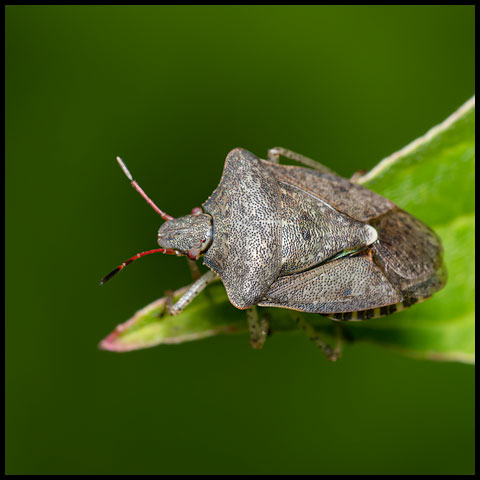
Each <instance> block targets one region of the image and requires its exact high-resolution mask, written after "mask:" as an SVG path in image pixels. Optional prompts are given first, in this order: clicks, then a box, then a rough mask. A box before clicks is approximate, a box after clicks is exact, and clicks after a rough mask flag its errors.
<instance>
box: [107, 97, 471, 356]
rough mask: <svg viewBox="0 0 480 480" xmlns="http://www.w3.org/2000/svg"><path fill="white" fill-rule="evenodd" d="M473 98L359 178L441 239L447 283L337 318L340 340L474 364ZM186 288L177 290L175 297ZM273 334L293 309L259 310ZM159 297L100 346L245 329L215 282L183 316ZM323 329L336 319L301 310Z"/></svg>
mask: <svg viewBox="0 0 480 480" xmlns="http://www.w3.org/2000/svg"><path fill="white" fill-rule="evenodd" d="M474 175H475V98H474V97H473V98H472V99H470V100H469V101H468V102H467V103H466V104H465V105H463V106H462V107H461V108H460V109H459V110H457V111H456V112H455V113H454V114H453V115H451V116H450V117H449V118H447V119H446V120H445V121H444V122H443V123H442V124H440V125H438V126H436V127H434V128H432V129H431V130H430V131H429V132H427V133H426V134H425V135H424V136H423V137H420V138H419V139H417V140H415V141H414V142H412V143H411V144H409V145H407V146H406V147H405V148H403V149H402V150H400V151H399V152H396V153H394V154H393V155H391V156H390V157H388V158H386V159H384V160H382V161H381V162H380V163H379V164H378V165H377V166H376V167H375V168H373V169H372V170H371V171H370V172H368V173H367V174H365V175H363V176H362V177H360V178H359V179H358V180H357V181H358V182H359V183H361V184H363V185H364V186H366V187H368V188H369V189H371V190H373V191H375V192H377V193H379V194H381V195H383V196H385V197H387V198H389V199H390V200H392V201H393V202H395V203H396V204H397V205H398V206H400V207H401V208H403V209H405V210H407V211H408V212H410V213H412V214H413V215H415V216H417V217H418V218H420V219H421V220H423V221H424V222H425V223H426V224H428V225H429V226H430V227H432V228H433V229H434V230H435V231H436V232H437V233H438V234H439V235H440V237H441V238H442V242H443V246H444V250H445V253H444V257H445V263H446V265H447V270H448V281H447V285H446V287H445V288H444V289H443V290H442V291H440V292H438V293H437V294H435V295H434V296H433V297H432V298H431V299H429V300H427V301H426V302H424V303H421V304H419V305H415V306H413V307H412V308H409V309H407V310H405V311H403V312H399V313H396V314H395V315H392V316H390V317H383V318H378V319H371V320H367V321H364V322H351V323H348V322H347V323H342V330H343V334H344V337H345V338H348V339H349V340H351V341H369V342H373V343H376V344H379V345H382V346H385V347H389V348H392V349H395V350H398V351H399V352H403V353H405V354H408V355H411V356H415V357H418V358H425V359H431V360H451V361H461V362H467V363H474V361H475V310H474V293H475V265H474V263H475V206H474V200H475V185H474ZM185 290H186V288H183V289H181V290H179V291H177V292H175V294H174V296H175V298H179V297H180V296H181V295H182V293H183V292H184V291H185ZM263 311H266V312H267V313H268V314H269V316H270V322H271V330H272V332H281V331H296V325H295V322H294V321H293V320H292V312H291V311H289V310H286V309H281V308H267V309H262V312H263ZM164 313H165V299H163V298H162V299H160V300H157V301H155V302H153V303H151V304H150V305H148V306H146V307H145V308H143V309H142V310H140V311H139V312H137V313H136V314H135V315H134V316H133V317H132V318H131V319H130V320H129V321H127V322H125V323H123V324H121V325H119V326H118V327H117V328H116V329H115V330H114V332H112V333H111V334H110V335H109V336H108V337H107V338H105V339H104V340H103V341H102V342H101V344H100V347H101V348H103V349H106V350H111V351H118V352H125V351H130V350H136V349H140V348H146V347H151V346H154V345H158V344H162V343H180V342H184V341H188V340H196V339H199V338H204V337H207V336H211V335H216V334H219V333H237V332H246V319H245V312H244V311H241V310H238V309H236V308H234V307H233V306H232V305H231V304H230V302H229V301H228V298H227V296H226V293H225V289H224V288H223V285H222V284H221V283H220V282H217V283H215V284H212V285H211V286H209V287H208V288H207V289H206V290H205V291H204V292H203V293H202V294H200V295H199V296H198V297H197V298H196V299H195V300H194V301H193V302H192V304H191V305H189V306H188V307H187V308H186V309H185V310H184V311H183V312H182V313H181V314H180V315H178V316H175V317H172V316H169V315H168V314H164ZM303 315H304V317H305V318H306V319H307V320H308V321H309V322H310V323H311V324H312V325H313V326H314V328H315V329H316V330H317V331H318V332H321V333H323V334H326V335H329V336H333V335H334V329H335V325H336V324H335V322H332V321H331V320H329V319H327V318H323V317H321V316H319V315H308V314H303Z"/></svg>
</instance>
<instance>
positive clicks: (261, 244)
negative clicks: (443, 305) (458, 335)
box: [167, 148, 446, 320]
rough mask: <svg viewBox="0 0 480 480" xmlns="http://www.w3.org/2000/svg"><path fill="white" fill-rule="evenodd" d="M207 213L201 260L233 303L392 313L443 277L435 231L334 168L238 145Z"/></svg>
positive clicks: (344, 315)
mask: <svg viewBox="0 0 480 480" xmlns="http://www.w3.org/2000/svg"><path fill="white" fill-rule="evenodd" d="M204 210H205V212H207V214H209V215H211V217H212V219H213V240H212V243H211V246H210V247H209V248H208V250H207V251H206V254H205V256H204V263H205V265H207V266H208V267H209V268H210V269H212V270H213V271H214V272H216V273H217V274H218V275H219V276H220V278H221V280H222V281H223V283H224V285H225V288H226V291H227V294H228V297H229V299H230V301H231V302H232V304H233V305H234V306H236V307H237V308H242V309H243V308H248V307H250V306H252V305H256V304H258V305H261V306H277V307H285V308H290V309H294V310H301V311H305V312H316V313H327V314H330V313H332V314H333V313H335V314H337V316H338V315H340V317H341V319H342V320H350V319H353V317H354V315H352V314H351V313H349V312H358V311H360V312H359V315H358V316H357V317H355V318H356V319H360V318H364V317H365V318H370V317H371V316H373V315H374V314H375V312H374V311H373V309H378V310H379V312H380V314H382V312H383V310H385V309H387V310H388V312H390V313H391V312H393V311H395V310H396V307H395V305H398V304H399V302H402V305H403V306H409V305H412V304H414V303H415V302H416V301H417V300H418V299H422V298H425V297H428V296H430V295H432V294H433V293H434V292H435V291H437V290H439V289H440V288H441V287H442V286H443V285H444V283H445V278H446V273H445V267H444V265H443V262H442V246H441V243H440V240H439V239H438V237H437V236H436V235H435V233H434V232H433V231H432V230H431V229H429V228H428V227H427V226H426V225H424V224H423V223H422V222H421V221H420V220H418V219H416V218H415V217H413V216H411V215H410V214H408V213H407V212H404V211H403V210H400V209H399V208H398V207H397V206H396V205H395V204H394V203H392V202H391V201H390V200H387V199H386V198H383V197H381V196H380V195H377V194H376V193H373V192H371V191H369V190H367V189H365V188H364V187H361V186H360V185H356V184H354V183H352V182H350V181H348V180H346V179H344V178H341V177H339V176H338V175H335V174H334V173H329V172H325V171H316V170H312V169H310V168H304V167H296V166H286V165H278V164H275V163H272V162H268V161H265V160H260V159H258V158H257V157H256V156H255V155H254V154H252V153H250V152H248V151H246V150H244V149H240V148H236V149H234V150H232V151H231V152H230V153H229V154H228V156H227V159H226V161H225V167H224V171H223V175H222V178H221V180H220V183H219V186H218V187H217V189H216V190H215V191H214V192H213V194H212V195H211V196H210V198H209V199H208V200H207V201H206V202H205V203H204ZM205 217H208V215H205ZM180 220H181V219H180ZM167 223H171V222H167ZM200 223H204V225H205V226H206V225H207V221H206V219H205V220H202V221H201V222H200ZM180 224H181V222H180ZM202 231H205V228H204V229H203V230H202ZM193 233H194V232H192V234H193ZM185 234H186V233H185ZM190 241H191V240H190ZM173 248H175V247H173ZM339 256H341V257H339ZM332 257H335V258H332ZM365 312H366V313H365ZM360 313H362V315H361V316H360ZM334 318H337V317H334Z"/></svg>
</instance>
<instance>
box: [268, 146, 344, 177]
mask: <svg viewBox="0 0 480 480" xmlns="http://www.w3.org/2000/svg"><path fill="white" fill-rule="evenodd" d="M280 155H282V156H283V157H285V158H289V159H290V160H294V161H296V162H298V163H301V164H303V165H305V166H306V167H309V168H313V169H314V170H318V171H319V172H322V173H332V174H335V172H333V170H330V169H329V168H328V167H326V166H325V165H322V164H321V163H320V162H317V161H316V160H312V159H311V158H308V157H306V156H305V155H302V154H300V153H296V152H293V151H292V150H289V149H288V148H283V147H273V148H271V149H270V150H269V151H268V154H267V159H268V160H269V161H270V162H273V163H279V162H280Z"/></svg>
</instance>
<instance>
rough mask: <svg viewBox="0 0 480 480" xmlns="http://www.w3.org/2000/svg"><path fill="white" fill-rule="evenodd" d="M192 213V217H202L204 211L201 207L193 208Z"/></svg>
mask: <svg viewBox="0 0 480 480" xmlns="http://www.w3.org/2000/svg"><path fill="white" fill-rule="evenodd" d="M190 213H191V214H192V215H200V214H201V213H203V211H202V209H201V208H200V207H193V208H192V211H191V212H190Z"/></svg>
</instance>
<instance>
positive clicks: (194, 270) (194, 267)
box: [186, 257, 202, 280]
mask: <svg viewBox="0 0 480 480" xmlns="http://www.w3.org/2000/svg"><path fill="white" fill-rule="evenodd" d="M186 259H187V263H188V268H189V269H190V273H191V274H192V278H193V280H198V279H199V278H200V277H201V276H202V272H200V269H199V268H198V264H197V262H196V261H195V260H192V259H191V258H188V257H186Z"/></svg>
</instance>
